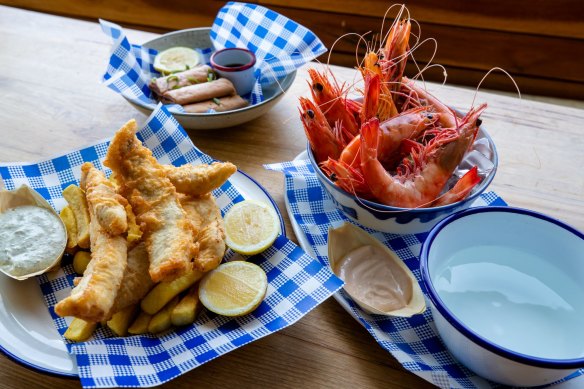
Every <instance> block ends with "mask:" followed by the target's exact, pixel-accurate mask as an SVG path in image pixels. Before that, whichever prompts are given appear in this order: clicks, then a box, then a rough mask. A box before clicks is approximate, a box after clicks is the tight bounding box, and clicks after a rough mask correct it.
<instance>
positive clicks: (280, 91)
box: [122, 27, 297, 118]
mask: <svg viewBox="0 0 584 389" xmlns="http://www.w3.org/2000/svg"><path fill="white" fill-rule="evenodd" d="M197 31H201V32H204V31H208V32H210V31H211V27H196V28H187V29H184V30H177V31H171V32H168V33H166V34H162V35H160V36H158V37H156V38H154V39H150V40H149V41H146V42H144V43H142V46H143V47H146V48H149V49H151V47H149V46H148V44H151V43H153V42H155V41H157V40H159V39H162V38H165V37H168V36H171V35H179V34H182V33H185V32H197ZM296 72H297V71H296V70H294V71H293V72H292V73H290V74H288V75H287V76H286V77H284V78H282V81H281V82H280V85H282V84H284V88H281V89H278V91H277V92H276V93H275V94H274V95H273V96H272V97H270V98H268V99H265V100H264V101H262V102H260V103H257V104H254V105H249V106H247V107H243V108H238V109H233V110H231V111H224V112H212V113H181V112H176V113H175V112H171V114H172V115H173V116H176V117H182V118H197V117H199V118H203V117H210V116H212V117H221V116H228V115H232V114H234V113H239V112H245V111H251V110H253V109H254V108H258V107H260V106H262V105H264V104H266V103H268V102H270V101H272V100H274V99H277V98H279V97H281V96H282V95H283V94H284V93H286V92H288V89H290V87H291V86H292V84H293V83H294V80H295V79H296ZM288 78H291V79H290V82H288V83H287V86H286V85H285V83H284V81H285V80H287V79H288ZM122 97H123V98H124V99H126V100H128V101H129V102H130V103H132V104H136V105H138V106H140V107H141V108H144V109H147V110H148V111H151V112H152V111H154V110H153V109H152V108H151V107H150V106H148V105H146V104H144V103H143V102H141V101H139V100H129V99H128V98H126V96H124V95H122Z"/></svg>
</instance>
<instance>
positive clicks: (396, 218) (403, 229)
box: [307, 127, 499, 234]
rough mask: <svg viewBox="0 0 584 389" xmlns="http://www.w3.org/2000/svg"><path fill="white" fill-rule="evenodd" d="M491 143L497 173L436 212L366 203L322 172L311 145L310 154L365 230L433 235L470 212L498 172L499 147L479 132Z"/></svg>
mask: <svg viewBox="0 0 584 389" xmlns="http://www.w3.org/2000/svg"><path fill="white" fill-rule="evenodd" d="M481 136H482V137H484V138H485V139H487V140H488V142H489V145H490V147H491V150H492V151H493V153H492V156H491V158H490V159H491V161H492V163H493V166H494V167H493V169H492V170H491V171H490V172H489V173H488V175H487V176H486V177H484V178H483V179H482V181H481V182H480V183H479V184H478V185H477V186H476V187H475V188H474V189H473V190H472V192H471V194H470V195H469V196H468V197H467V198H466V199H464V200H462V201H459V202H456V203H453V204H448V205H444V206H440V207H432V208H413V209H410V208H399V207H391V206H388V205H383V204H379V203H376V202H373V201H369V200H364V199H361V198H359V197H357V196H354V195H353V194H350V193H348V192H346V191H345V190H343V189H341V188H339V187H338V186H336V185H335V184H334V183H333V182H332V181H331V180H330V178H328V177H327V176H326V174H324V173H323V171H322V170H321V169H320V168H318V164H317V163H316V161H315V159H314V156H313V154H312V150H311V149H310V144H309V143H308V144H307V154H308V157H309V160H310V163H311V164H312V166H313V168H314V170H315V171H316V176H317V178H318V180H319V181H320V183H321V185H322V187H323V188H324V190H325V192H326V193H327V194H328V195H329V197H330V198H331V199H332V201H333V203H334V204H335V205H336V207H337V208H338V209H339V210H340V211H341V212H343V214H345V215H346V216H347V217H348V218H349V219H352V220H353V221H355V222H357V223H359V224H360V225H362V226H365V227H369V228H373V229H375V230H378V231H382V232H390V233H396V234H417V233H422V232H427V231H429V230H430V229H431V228H432V227H433V226H434V225H435V224H436V223H438V222H439V221H440V220H442V219H443V218H445V217H446V216H448V215H450V214H453V213H455V212H457V211H461V210H463V209H466V208H468V207H469V206H470V205H471V204H472V203H473V201H474V200H475V199H476V198H477V197H478V196H479V195H480V194H481V193H483V192H484V191H485V190H486V189H487V187H488V186H489V184H490V183H491V181H493V178H494V177H495V173H496V171H497V166H498V163H499V158H498V154H497V150H496V148H495V143H494V142H493V140H492V138H491V137H490V136H489V134H488V133H487V132H486V130H485V129H484V128H483V127H480V128H479V137H481Z"/></svg>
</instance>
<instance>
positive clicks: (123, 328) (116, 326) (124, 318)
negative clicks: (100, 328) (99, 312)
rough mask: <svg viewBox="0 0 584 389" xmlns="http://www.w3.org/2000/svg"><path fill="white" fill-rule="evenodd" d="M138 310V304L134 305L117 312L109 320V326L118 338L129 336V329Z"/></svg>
mask: <svg viewBox="0 0 584 389" xmlns="http://www.w3.org/2000/svg"><path fill="white" fill-rule="evenodd" d="M138 309H139V307H138V304H134V305H130V306H129V307H126V308H124V309H122V310H121V311H119V312H116V313H115V314H114V315H113V316H112V318H111V319H110V320H108V322H107V326H108V327H109V329H110V330H112V331H113V333H114V334H116V335H117V336H126V335H127V334H128V327H129V326H130V323H131V322H132V320H134V318H135V317H136V314H137V313H138Z"/></svg>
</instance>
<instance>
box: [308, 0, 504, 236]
mask: <svg viewBox="0 0 584 389" xmlns="http://www.w3.org/2000/svg"><path fill="white" fill-rule="evenodd" d="M404 15H405V13H404V7H403V6H402V7H401V9H400V12H399V14H398V16H397V17H396V19H395V20H394V22H393V23H392V25H391V27H390V28H389V30H388V31H387V32H386V33H382V34H380V35H381V36H383V37H384V38H383V39H382V40H374V41H373V42H372V43H371V44H369V45H368V47H367V48H366V53H365V55H364V56H363V59H362V61H360V62H359V64H358V70H359V73H360V75H361V76H362V83H363V87H362V88H361V89H360V90H358V89H355V91H357V92H359V93H361V94H362V98H360V99H350V98H349V97H348V94H349V91H348V90H347V89H346V88H345V86H344V84H341V85H339V84H338V83H337V81H336V79H335V76H334V74H333V73H332V70H330V68H325V69H324V70H323V71H319V70H316V69H309V70H308V73H309V76H310V81H309V83H310V87H311V88H310V93H311V97H312V99H309V98H306V97H300V99H299V100H300V118H301V121H302V125H303V127H304V131H305V133H306V137H307V139H308V147H307V153H308V157H309V159H310V161H311V163H312V165H313V167H314V170H315V172H316V176H317V177H318V179H319V181H320V183H321V184H322V186H323V188H324V190H325V191H326V192H327V193H328V194H329V196H330V198H331V199H332V200H333V202H334V204H335V205H336V206H337V208H338V209H339V210H340V211H341V212H342V213H343V214H344V215H345V216H347V217H348V218H349V219H352V220H353V221H355V222H357V223H359V224H361V225H362V226H365V227H369V228H372V229H375V230H379V231H383V232H391V233H399V234H412V233H421V232H428V231H429V230H430V229H431V228H432V227H433V226H434V224H436V223H437V222H438V221H440V220H441V219H442V218H444V217H446V216H447V215H450V214H452V213H454V212H456V211H459V210H461V209H464V208H467V207H469V206H470V205H471V204H472V203H473V201H475V200H476V199H477V197H478V196H480V195H481V193H483V192H484V191H485V189H486V188H487V187H488V186H489V184H490V183H491V181H492V180H493V178H494V176H495V172H496V170H497V164H498V157H497V151H496V149H495V144H494V142H493V140H492V139H491V137H490V136H489V135H488V133H487V132H486V130H485V129H484V128H482V127H481V123H482V121H481V119H480V115H481V114H482V113H483V111H484V110H485V109H486V104H481V105H479V106H477V107H471V109H470V110H469V111H468V112H467V113H464V114H462V113H459V112H456V111H454V110H453V109H451V108H450V107H449V106H448V105H447V104H445V103H443V102H442V101H440V100H439V99H438V98H436V97H435V96H433V95H431V94H430V93H428V92H427V91H426V89H425V88H424V86H423V84H421V83H419V82H416V81H414V80H410V79H408V78H407V77H405V76H404V70H405V67H406V66H405V65H406V61H407V59H408V57H409V56H410V55H411V53H412V48H411V46H412V45H411V44H410V32H411V21H410V18H409V16H407V17H405V18H402V16H404ZM382 28H383V27H382ZM418 35H419V34H418ZM418 38H419V37H418ZM382 41H384V42H382ZM377 45H379V46H377ZM413 46H417V44H416V43H414V44H413ZM360 82H361V81H358V82H356V84H357V83H360Z"/></svg>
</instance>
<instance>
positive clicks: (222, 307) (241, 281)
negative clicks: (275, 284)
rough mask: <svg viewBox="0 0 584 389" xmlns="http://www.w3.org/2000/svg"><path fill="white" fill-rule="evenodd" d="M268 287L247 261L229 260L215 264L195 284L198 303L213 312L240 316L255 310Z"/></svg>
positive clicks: (254, 266) (258, 271) (260, 271)
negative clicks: (197, 288) (216, 265)
mask: <svg viewBox="0 0 584 389" xmlns="http://www.w3.org/2000/svg"><path fill="white" fill-rule="evenodd" d="M267 289H268V277H267V276H266V273H265V272H264V271H263V270H262V268H261V267H259V266H258V265H255V264H253V263H251V262H244V261H233V262H227V263H223V264H221V265H219V266H218V267H217V268H216V269H214V270H212V271H210V272H209V273H207V274H206V275H205V277H204V278H203V279H202V280H201V283H200V284H199V299H200V300H201V303H202V304H203V305H204V306H205V308H207V309H208V310H210V311H211V312H215V313H216V314H219V315H223V316H243V315H246V314H248V313H250V312H252V311H253V310H254V309H256V308H257V307H258V306H259V305H260V303H261V302H262V301H263V299H264V297H265V295H266V291H267Z"/></svg>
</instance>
